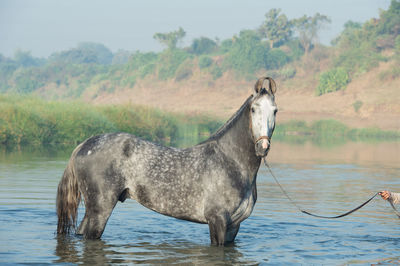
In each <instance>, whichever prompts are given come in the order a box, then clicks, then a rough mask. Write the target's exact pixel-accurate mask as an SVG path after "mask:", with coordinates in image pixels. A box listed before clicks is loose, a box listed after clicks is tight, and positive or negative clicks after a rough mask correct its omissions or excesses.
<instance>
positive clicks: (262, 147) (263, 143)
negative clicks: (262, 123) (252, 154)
mask: <svg viewBox="0 0 400 266" xmlns="http://www.w3.org/2000/svg"><path fill="white" fill-rule="evenodd" d="M270 145H271V143H270V141H269V137H267V136H262V137H260V138H258V139H257V141H256V143H255V145H254V147H255V150H256V155H257V156H261V157H264V156H267V154H268V151H269V147H270Z"/></svg>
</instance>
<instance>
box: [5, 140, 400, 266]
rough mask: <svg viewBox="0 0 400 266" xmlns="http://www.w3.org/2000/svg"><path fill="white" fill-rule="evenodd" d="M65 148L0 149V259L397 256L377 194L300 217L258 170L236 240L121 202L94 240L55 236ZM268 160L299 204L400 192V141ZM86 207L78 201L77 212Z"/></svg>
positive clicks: (275, 150)
mask: <svg viewBox="0 0 400 266" xmlns="http://www.w3.org/2000/svg"><path fill="white" fill-rule="evenodd" d="M69 154H70V150H68V149H66V150H62V151H55V150H40V151H38V150H37V149H32V148H31V149H22V150H19V151H13V152H7V151H0V264H1V265H3V264H8V263H9V264H24V263H38V264H69V265H70V264H91V265H94V264H96V265H102V264H116V265H118V264H120V265H126V264H148V265H154V264H164V263H165V264H184V265H255V264H259V265H270V264H278V265H282V264H328V265H329V264H331V265H342V264H361V265H362V264H391V263H394V264H399V263H400V219H398V218H397V216H395V214H394V213H393V211H392V209H391V207H390V205H389V204H388V203H387V202H385V201H383V200H382V199H380V198H378V197H377V198H376V199H374V200H372V201H371V202H370V203H369V204H368V205H366V206H365V207H364V208H362V209H361V210H359V211H358V212H355V213H353V214H352V215H350V216H347V217H344V218H341V219H335V220H323V219H318V218H314V217H311V216H306V215H305V214H302V213H300V212H299V211H298V210H297V209H296V207H294V206H293V205H291V204H290V202H289V201H288V200H287V199H286V198H285V197H284V195H283V194H282V193H281V192H280V190H279V187H278V186H277V185H276V184H275V183H274V180H273V179H272V177H271V176H270V175H269V173H268V171H267V169H266V168H265V167H264V166H262V167H261V168H260V171H259V174H258V178H257V187H258V200H257V204H256V206H255V208H254V211H253V213H252V215H251V216H250V217H249V218H248V219H247V220H245V221H244V222H243V223H242V224H241V227H240V231H239V233H238V235H237V238H236V241H235V243H234V244H233V245H230V246H226V247H214V246H210V241H209V233H208V226H207V225H202V224H196V223H190V222H186V221H181V220H177V219H174V218H170V217H166V216H162V215H160V214H157V213H155V212H152V211H150V210H148V209H146V208H144V207H142V206H141V205H139V204H137V203H136V202H135V201H133V200H127V201H125V203H118V204H117V206H116V208H115V209H114V211H113V214H112V215H111V217H110V219H109V221H108V224H107V227H106V229H105V231H104V234H103V236H102V239H101V240H96V241H93V240H92V241H87V240H83V239H81V238H79V237H76V236H70V237H57V235H56V234H55V230H56V221H57V217H56V212H55V197H56V190H57V185H58V182H59V180H60V177H61V175H62V173H63V171H64V168H65V166H66V163H67V160H68V158H69ZM268 161H269V164H270V166H271V167H272V170H273V171H274V173H275V175H276V176H277V177H278V179H279V180H280V182H281V184H282V186H283V187H284V188H285V189H286V190H287V193H288V194H289V195H290V196H291V197H292V198H293V199H294V200H295V201H296V202H297V203H298V204H299V205H300V206H301V207H303V208H304V209H306V210H308V211H310V212H315V213H318V214H322V215H337V214H340V213H343V212H345V211H348V210H350V209H352V208H354V207H356V206H357V205H359V204H360V203H362V202H364V201H365V200H367V199H368V198H370V197H371V196H372V195H373V194H374V193H375V192H376V191H378V190H381V189H390V190H393V191H398V192H400V143H388V142H384V143H373V144H366V143H352V142H350V143H344V144H341V145H332V146H327V147H318V146H314V145H312V144H310V143H305V144H301V145H297V144H288V143H279V142H276V143H273V146H272V149H271V152H270V154H269V155H268ZM83 213H84V207H83V206H81V207H80V209H79V218H82V216H83Z"/></svg>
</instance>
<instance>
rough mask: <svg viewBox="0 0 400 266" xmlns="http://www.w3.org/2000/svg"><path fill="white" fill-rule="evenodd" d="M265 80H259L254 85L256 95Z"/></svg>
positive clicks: (263, 78)
mask: <svg viewBox="0 0 400 266" xmlns="http://www.w3.org/2000/svg"><path fill="white" fill-rule="evenodd" d="M265 79H266V77H262V78H259V79H258V80H257V82H256V84H254V92H255V93H256V94H258V93H260V91H261V89H262V88H263V85H264V81H265Z"/></svg>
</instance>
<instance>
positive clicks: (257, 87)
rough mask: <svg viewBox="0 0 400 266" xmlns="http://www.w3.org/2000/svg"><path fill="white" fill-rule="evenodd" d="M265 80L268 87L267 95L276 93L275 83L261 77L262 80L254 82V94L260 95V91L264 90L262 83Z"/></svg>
mask: <svg viewBox="0 0 400 266" xmlns="http://www.w3.org/2000/svg"><path fill="white" fill-rule="evenodd" d="M265 80H268V81H269V87H268V90H267V89H266V90H267V91H268V92H269V93H271V94H275V92H276V83H275V81H274V80H273V79H272V78H270V77H262V78H259V79H258V80H257V82H256V84H255V85H254V91H255V93H256V94H259V93H260V91H261V90H262V89H263V88H264V89H265V86H264V82H265Z"/></svg>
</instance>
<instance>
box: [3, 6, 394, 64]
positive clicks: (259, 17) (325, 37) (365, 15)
mask: <svg viewBox="0 0 400 266" xmlns="http://www.w3.org/2000/svg"><path fill="white" fill-rule="evenodd" d="M389 6H390V0H197V1H194V0H141V1H139V0H115V1H105V0H97V1H94V0H87V1H82V0H65V1H61V0H36V1H32V0H0V54H2V55H4V56H7V57H12V56H13V55H14V53H15V51H16V50H18V49H20V50H23V51H30V52H31V53H32V55H33V56H35V57H48V56H49V55H51V54H52V53H54V52H59V51H63V50H68V49H71V48H74V47H76V46H77V44H78V43H80V42H96V43H102V44H104V45H105V46H106V47H108V48H109V49H111V51H112V52H116V51H118V50H119V49H123V50H127V51H132V52H133V51H137V50H140V51H142V52H147V51H155V52H158V51H161V50H162V49H163V47H162V46H161V45H160V44H159V43H158V42H157V41H156V40H155V39H154V38H153V35H154V33H157V32H162V33H166V32H170V31H175V30H177V29H178V28H179V27H182V28H183V29H184V30H185V31H186V36H185V38H184V40H183V43H181V44H180V46H189V45H190V44H191V42H192V40H193V39H194V38H199V37H208V38H211V39H214V38H215V37H218V38H219V39H220V40H224V39H227V38H231V37H232V36H233V35H235V34H238V33H239V32H240V31H241V30H243V29H256V28H258V27H259V26H260V25H261V24H262V22H263V21H264V19H265V13H267V12H268V10H270V9H272V8H280V9H281V10H282V11H281V12H282V13H283V14H285V15H286V16H287V17H288V18H289V19H293V18H298V17H301V16H303V15H308V16H313V15H314V14H315V13H317V12H319V13H321V14H323V15H326V16H328V17H329V18H330V19H331V21H332V23H331V24H329V25H327V26H326V27H325V28H324V29H323V30H321V32H320V41H321V43H323V44H326V45H329V43H330V41H331V40H332V39H333V38H335V37H336V36H337V35H338V34H339V33H340V32H341V31H342V30H343V25H344V23H346V22H347V21H349V20H352V21H355V22H365V21H367V20H369V19H371V18H374V17H375V18H378V17H379V10H380V9H384V10H386V9H388V7H389Z"/></svg>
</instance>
